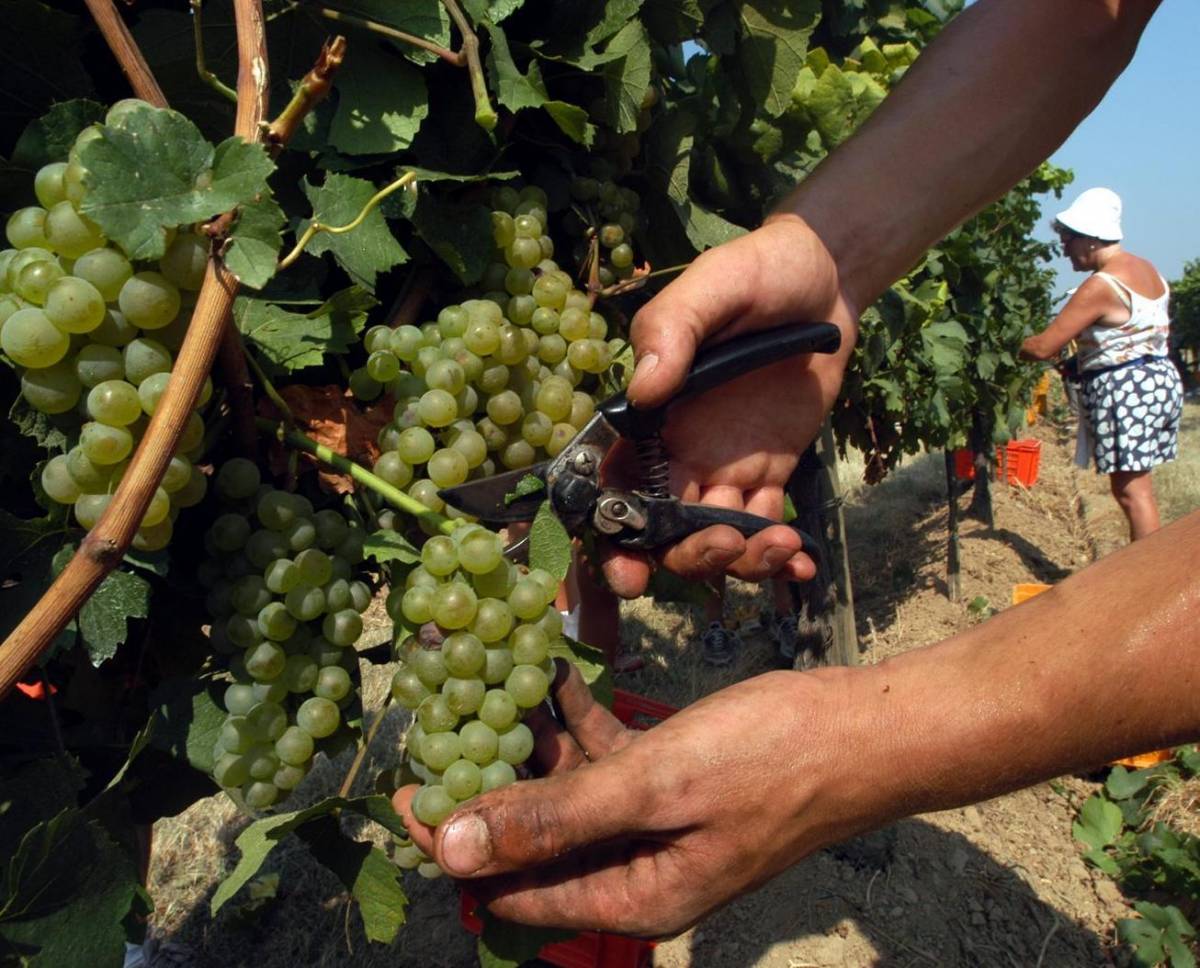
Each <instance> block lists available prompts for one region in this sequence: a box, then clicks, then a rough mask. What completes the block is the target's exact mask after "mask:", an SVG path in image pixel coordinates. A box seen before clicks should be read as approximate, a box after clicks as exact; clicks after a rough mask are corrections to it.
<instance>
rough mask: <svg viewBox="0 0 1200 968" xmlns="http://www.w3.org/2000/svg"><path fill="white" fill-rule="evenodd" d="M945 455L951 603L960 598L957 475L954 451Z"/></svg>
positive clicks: (948, 587)
mask: <svg viewBox="0 0 1200 968" xmlns="http://www.w3.org/2000/svg"><path fill="white" fill-rule="evenodd" d="M945 454H946V498H947V500H948V502H949V505H948V506H949V509H950V511H949V516H948V519H947V523H946V528H947V530H948V531H949V536H948V537H947V539H946V596H947V597H948V598H949V599H950V601H952V602H957V601H958V600H959V599H960V598H961V597H962V581H961V575H960V569H959V560H958V492H959V490H960V489H961V488H960V487H959V484H958V474H957V473H956V471H955V467H954V451H952V450H948V451H946V452H945Z"/></svg>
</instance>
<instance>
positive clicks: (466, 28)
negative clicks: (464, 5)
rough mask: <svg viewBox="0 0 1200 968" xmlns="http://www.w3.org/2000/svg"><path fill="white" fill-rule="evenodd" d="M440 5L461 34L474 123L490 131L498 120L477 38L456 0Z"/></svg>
mask: <svg viewBox="0 0 1200 968" xmlns="http://www.w3.org/2000/svg"><path fill="white" fill-rule="evenodd" d="M442 5H443V6H444V7H445V8H446V9H447V10H448V11H449V12H450V18H451V19H452V20H453V21H454V23H455V26H457V27H458V32H459V33H460V34H462V52H463V54H465V55H466V58H467V71H468V73H469V74H470V75H471V93H472V94H473V95H474V96H475V123H476V124H477V125H479V126H480V127H481V128H483V129H484V130H485V131H491V130H492V129H493V128H494V127H496V122H497V121H498V120H499V118H498V116H497V115H496V109H495V108H494V107H492V102H491V99H490V98H489V97H488V90H487V82H486V81H485V80H484V77H483V63H482V62H481V61H480V59H479V38H478V37H477V36H475V31H474V30H472V29H471V24H470V21H468V20H467V18H466V16H465V15H464V14H463V12H462V10H461V9H460V8H459V6H458V3H457V0H442Z"/></svg>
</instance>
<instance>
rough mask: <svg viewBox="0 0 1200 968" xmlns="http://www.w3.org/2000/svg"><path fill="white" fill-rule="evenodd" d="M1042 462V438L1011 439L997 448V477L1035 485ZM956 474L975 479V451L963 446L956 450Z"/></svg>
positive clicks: (964, 478)
mask: <svg viewBox="0 0 1200 968" xmlns="http://www.w3.org/2000/svg"><path fill="white" fill-rule="evenodd" d="M1041 462H1042V442H1041V441H1040V440H1032V439H1030V440H1011V441H1009V442H1008V445H1007V446H1005V447H997V448H996V467H997V479H998V480H1001V481H1004V482H1006V483H1008V484H1020V485H1022V486H1023V487H1033V485H1034V484H1036V483H1037V479H1038V469H1039V467H1040V466H1041ZM954 476H955V477H957V478H958V479H959V480H960V481H973V480H975V453H974V451H971V450H968V449H966V448H963V449H961V450H956V451H955V452H954Z"/></svg>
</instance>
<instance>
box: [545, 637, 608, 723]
mask: <svg viewBox="0 0 1200 968" xmlns="http://www.w3.org/2000/svg"><path fill="white" fill-rule="evenodd" d="M550 655H551V656H552V657H556V658H561V659H566V660H567V661H568V662H570V663H571V665H573V666H575V667H576V668H577V669H578V670H579V674H580V675H581V676H583V681H584V682H586V683H587V685H588V688H589V689H590V690H591V691H592V695H593V696H594V697H595V698H596V701H597V702H599V703H603V704H604V705H605V706H608V707H610V708H611V707H612V703H613V679H612V670H611V669H610V668H609V667H608V662H607V660H606V659H605V658H604V653H603V652H601V651H600V650H599V649H597V648H596V647H595V646H591V645H588V644H587V643H585V642H578V641H576V640H575V639H572V638H570V637H569V636H566V635H564V636H562V637H561V638H558V639H556V640H555V641H554V642H553V643H551V645H550Z"/></svg>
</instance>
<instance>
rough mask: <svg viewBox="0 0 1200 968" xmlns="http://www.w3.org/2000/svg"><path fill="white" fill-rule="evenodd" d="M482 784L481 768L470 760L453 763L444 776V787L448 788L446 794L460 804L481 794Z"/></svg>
mask: <svg viewBox="0 0 1200 968" xmlns="http://www.w3.org/2000/svg"><path fill="white" fill-rule="evenodd" d="M482 782H483V778H482V777H481V776H480V773H479V767H478V766H477V765H476V764H474V763H472V762H471V761H470V760H459V761H458V762H457V763H451V764H450V765H449V766H447V767H446V772H445V773H444V774H443V775H442V785H443V786H444V787H445V788H446V792H447V793H448V794H450V796H452V797H454V799H455V800H458V801H459V802H462V801H463V800H469V799H470V798H471V797H473V796H475V794H476V793H478V792H479V786H480V784H481V783H482Z"/></svg>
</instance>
